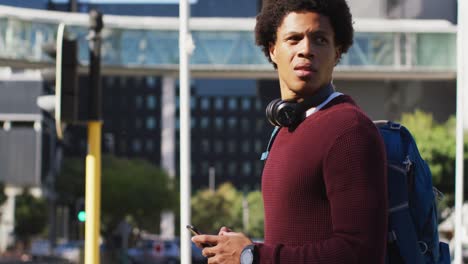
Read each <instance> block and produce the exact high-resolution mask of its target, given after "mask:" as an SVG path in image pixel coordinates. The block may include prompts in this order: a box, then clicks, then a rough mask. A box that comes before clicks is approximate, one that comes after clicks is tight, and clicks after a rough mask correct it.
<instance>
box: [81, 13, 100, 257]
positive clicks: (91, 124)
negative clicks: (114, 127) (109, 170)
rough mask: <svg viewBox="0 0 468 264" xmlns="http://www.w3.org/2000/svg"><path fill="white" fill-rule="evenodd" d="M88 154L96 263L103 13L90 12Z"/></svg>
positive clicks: (91, 248)
mask: <svg viewBox="0 0 468 264" xmlns="http://www.w3.org/2000/svg"><path fill="white" fill-rule="evenodd" d="M89 24H90V26H89V27H90V32H89V36H88V40H89V57H90V58H89V59H90V65H89V84H90V85H89V89H90V91H89V95H90V96H89V113H88V120H89V121H88V155H87V156H86V198H85V212H86V222H85V264H99V261H100V258H99V257H100V255H99V230H100V219H101V133H102V132H101V130H102V121H101V118H102V112H101V72H100V69H101V36H100V32H101V30H102V28H103V21H102V14H101V13H99V12H97V11H95V10H91V12H90V23H89Z"/></svg>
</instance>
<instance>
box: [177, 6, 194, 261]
mask: <svg viewBox="0 0 468 264" xmlns="http://www.w3.org/2000/svg"><path fill="white" fill-rule="evenodd" d="M189 7H190V6H189V3H188V0H180V2H179V23H180V25H179V27H180V28H179V55H180V62H179V65H180V72H179V78H180V104H179V105H180V237H181V239H180V246H181V255H180V261H181V263H191V255H192V254H191V251H192V249H191V241H190V233H189V231H188V230H187V228H186V226H187V225H188V224H190V222H191V221H190V219H191V208H190V197H191V193H190V191H191V190H190V186H191V182H190V70H189V60H190V51H189V45H188V44H189V41H190V32H189V23H188V21H189V16H190V10H189Z"/></svg>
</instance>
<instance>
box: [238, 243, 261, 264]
mask: <svg viewBox="0 0 468 264" xmlns="http://www.w3.org/2000/svg"><path fill="white" fill-rule="evenodd" d="M257 259H258V256H257V247H256V246H255V244H250V245H247V246H246V247H245V248H244V249H243V250H242V253H241V256H240V264H256V263H258V260H257Z"/></svg>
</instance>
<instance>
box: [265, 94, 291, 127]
mask: <svg viewBox="0 0 468 264" xmlns="http://www.w3.org/2000/svg"><path fill="white" fill-rule="evenodd" d="M296 108H297V103H292V102H288V101H283V100H281V99H275V100H273V101H271V102H270V103H269V104H268V106H267V108H266V116H267V119H268V121H269V122H270V124H272V125H274V126H279V127H289V126H291V125H293V124H294V123H295V122H296V121H297V120H296V119H297V115H296Z"/></svg>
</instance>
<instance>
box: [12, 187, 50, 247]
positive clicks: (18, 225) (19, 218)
mask: <svg viewBox="0 0 468 264" xmlns="http://www.w3.org/2000/svg"><path fill="white" fill-rule="evenodd" d="M46 224H47V203H46V201H45V199H44V198H36V197H34V196H32V195H31V194H30V193H29V192H28V191H27V190H24V191H23V193H22V194H21V195H18V196H16V202H15V229H14V233H15V235H16V237H17V238H18V240H20V241H22V242H23V245H25V246H27V245H29V241H30V239H31V238H32V237H34V236H35V235H38V234H40V233H41V232H43V231H44V230H45V227H46Z"/></svg>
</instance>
